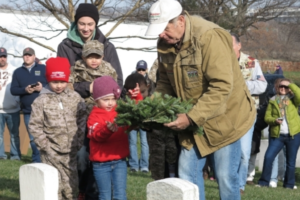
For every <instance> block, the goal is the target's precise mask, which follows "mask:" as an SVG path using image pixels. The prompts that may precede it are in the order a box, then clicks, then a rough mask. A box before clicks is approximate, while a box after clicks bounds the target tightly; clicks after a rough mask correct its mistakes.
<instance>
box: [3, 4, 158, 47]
mask: <svg viewBox="0 0 300 200" xmlns="http://www.w3.org/2000/svg"><path fill="white" fill-rule="evenodd" d="M8 1H9V3H8V4H6V5H3V6H2V8H4V9H10V11H11V12H14V13H16V14H17V13H18V14H22V15H23V16H24V17H22V18H19V23H20V27H25V28H26V29H27V30H31V31H32V30H33V31H36V33H35V34H32V32H31V33H29V32H15V31H12V30H9V29H7V28H4V27H1V26H0V32H3V33H6V34H9V35H13V36H16V37H21V38H24V39H27V40H29V41H31V42H33V43H35V44H38V45H40V46H42V47H44V48H46V49H49V50H51V51H53V52H55V50H54V49H53V48H52V47H51V46H48V45H45V44H43V43H41V42H39V41H38V40H37V39H38V38H43V39H45V40H50V39H52V38H54V37H57V36H58V35H60V34H61V33H63V32H64V31H66V30H68V29H69V27H70V25H71V23H72V22H74V17H75V11H76V8H77V6H78V4H79V3H80V2H79V0H22V1H21V0H8ZM84 2H85V3H91V4H94V5H95V6H96V7H97V8H98V10H99V14H100V16H101V17H103V18H105V21H104V22H103V23H102V24H99V25H98V26H102V25H104V24H107V23H108V22H113V21H114V22H116V23H115V25H114V26H113V27H112V28H111V29H110V30H109V31H108V32H107V33H106V35H105V36H106V37H108V36H109V35H110V34H111V33H112V32H113V31H114V30H115V29H116V28H117V26H119V25H120V24H121V23H123V22H124V21H125V20H126V19H127V18H137V16H138V15H139V14H140V10H143V9H141V8H143V7H145V6H147V4H149V3H151V2H153V1H151V0H84ZM29 12H30V14H31V17H30V18H29V17H28V16H29V15H28V13H29ZM50 16H53V17H54V18H55V21H53V20H49V19H50ZM28 18H29V19H28ZM29 21H34V22H36V23H34V24H38V26H36V25H35V26H31V25H30V23H29ZM57 22H58V23H59V24H60V27H61V28H57V27H58V26H57V24H56V23H57ZM42 26H43V27H44V28H43V29H42V28H41V27H42ZM43 32H51V33H52V36H51V37H45V36H44V34H43ZM148 39H149V38H148ZM153 39H155V38H153Z"/></svg>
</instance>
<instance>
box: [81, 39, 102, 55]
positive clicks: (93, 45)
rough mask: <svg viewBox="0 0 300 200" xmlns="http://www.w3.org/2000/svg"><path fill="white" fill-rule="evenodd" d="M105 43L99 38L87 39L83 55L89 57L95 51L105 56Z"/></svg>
mask: <svg viewBox="0 0 300 200" xmlns="http://www.w3.org/2000/svg"><path fill="white" fill-rule="evenodd" d="M103 50H104V45H103V44H102V43H101V42H99V41H98V40H90V41H87V42H86V43H85V44H84V45H83V48H82V56H83V57H87V56H89V55H90V54H92V53H94V54H97V55H99V56H103V54H104V53H103Z"/></svg>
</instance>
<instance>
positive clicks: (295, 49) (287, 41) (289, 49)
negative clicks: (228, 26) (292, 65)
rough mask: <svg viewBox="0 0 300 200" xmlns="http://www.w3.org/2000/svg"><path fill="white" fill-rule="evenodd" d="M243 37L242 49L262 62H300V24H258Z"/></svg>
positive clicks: (275, 22)
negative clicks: (272, 60) (270, 60)
mask: <svg viewBox="0 0 300 200" xmlns="http://www.w3.org/2000/svg"><path fill="white" fill-rule="evenodd" d="M255 27H256V28H251V29H250V30H249V31H248V34H247V35H245V36H243V37H242V38H241V39H242V46H243V47H242V48H243V50H245V51H247V52H248V53H249V54H250V55H253V56H255V57H256V58H258V59H261V60H268V59H276V60H288V61H300V53H299V52H300V37H299V32H300V24H299V23H297V21H295V23H288V24H286V23H280V22H277V21H274V20H273V21H269V22H258V23H256V24H255Z"/></svg>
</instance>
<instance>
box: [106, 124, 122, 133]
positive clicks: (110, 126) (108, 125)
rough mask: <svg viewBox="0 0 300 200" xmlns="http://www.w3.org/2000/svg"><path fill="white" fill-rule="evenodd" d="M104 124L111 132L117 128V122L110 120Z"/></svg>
mask: <svg viewBox="0 0 300 200" xmlns="http://www.w3.org/2000/svg"><path fill="white" fill-rule="evenodd" d="M106 126H107V128H108V129H109V130H110V131H111V132H116V131H117V130H118V128H119V127H118V126H117V124H115V123H111V122H106Z"/></svg>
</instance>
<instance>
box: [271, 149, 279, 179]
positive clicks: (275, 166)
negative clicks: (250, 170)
mask: <svg viewBox="0 0 300 200" xmlns="http://www.w3.org/2000/svg"><path fill="white" fill-rule="evenodd" d="M277 177H278V154H277V156H276V157H275V159H274V161H273V163H272V173H271V180H270V181H273V182H275V183H277V182H278V179H277Z"/></svg>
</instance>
